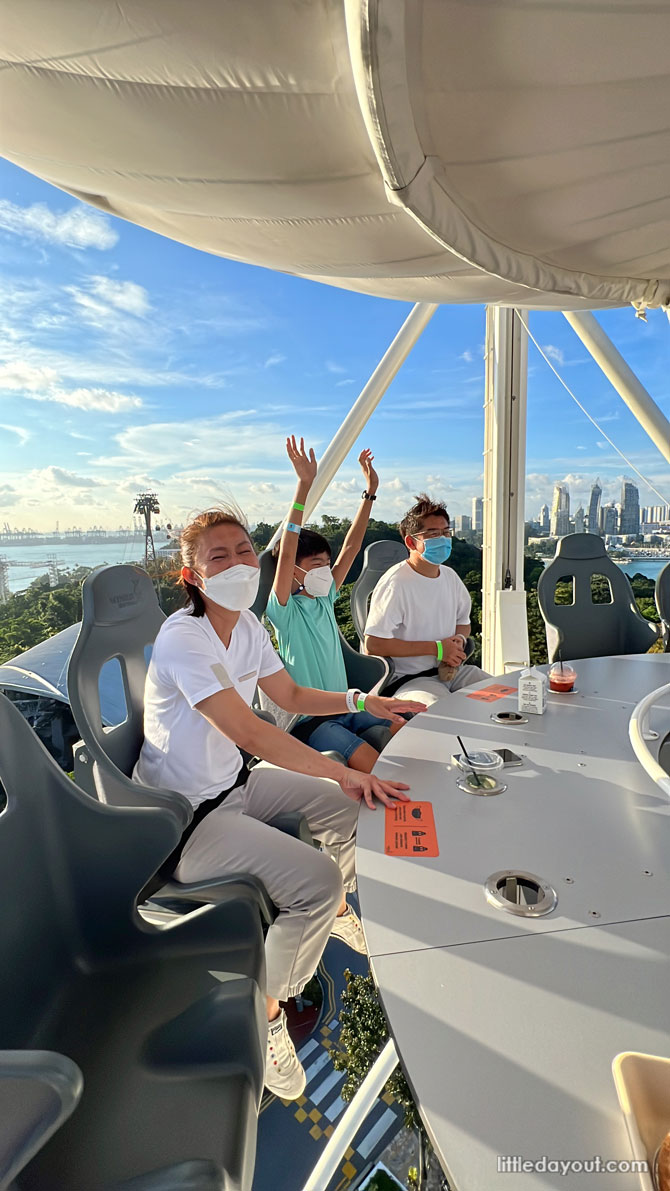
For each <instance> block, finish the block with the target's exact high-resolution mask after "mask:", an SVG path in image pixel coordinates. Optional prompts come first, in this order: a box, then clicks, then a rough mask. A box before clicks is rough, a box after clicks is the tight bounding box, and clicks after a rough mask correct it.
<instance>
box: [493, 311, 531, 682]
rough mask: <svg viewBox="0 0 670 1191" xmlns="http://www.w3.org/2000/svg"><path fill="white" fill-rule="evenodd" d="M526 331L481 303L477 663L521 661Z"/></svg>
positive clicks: (505, 666)
mask: <svg viewBox="0 0 670 1191" xmlns="http://www.w3.org/2000/svg"><path fill="white" fill-rule="evenodd" d="M527 372H528V337H527V335H526V333H525V331H524V329H523V327H522V325H521V322H520V320H519V318H518V316H517V314H516V311H514V310H508V309H502V308H500V307H487V310H486V396H485V401H484V510H483V511H484V523H483V531H484V532H483V576H482V666H483V667H484V669H485V670H487V671H488V672H489V673H490V674H504V673H505V672H506V671H507V670H514V669H516V668H517V667H519V666H527V665H528V661H529V657H530V652H529V645H528V623H527V618H526V595H525V591H524V586H523V557H524V504H525V478H526V380H527Z"/></svg>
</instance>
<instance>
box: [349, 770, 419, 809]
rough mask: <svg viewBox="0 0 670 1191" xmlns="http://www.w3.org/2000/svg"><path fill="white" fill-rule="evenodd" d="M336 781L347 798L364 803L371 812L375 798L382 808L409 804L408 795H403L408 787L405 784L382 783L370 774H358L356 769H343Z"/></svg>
mask: <svg viewBox="0 0 670 1191" xmlns="http://www.w3.org/2000/svg"><path fill="white" fill-rule="evenodd" d="M337 780H338V783H339V786H340V789H341V791H342V793H343V794H346V796H347V798H352V799H353V801H354V802H363V801H365V804H366V806H369V808H370V810H371V811H373V810H374V809H375V798H376V799H377V800H378V801H379V802H381V803H383V805H384V806H394V805H395V803H396V802H409V795H408V794H405V790H409V786H408V785H406V784H405V782H383V781H382V780H381V778H378V777H373V775H372V774H371V773H359V772H358V771H357V770H356V769H344V773H343V776H342V777H341V778H338V779H337Z"/></svg>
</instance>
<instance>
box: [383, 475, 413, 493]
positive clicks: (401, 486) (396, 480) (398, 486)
mask: <svg viewBox="0 0 670 1191" xmlns="http://www.w3.org/2000/svg"><path fill="white" fill-rule="evenodd" d="M382 488H389V489H390V490H391V492H407V491H408V490H409V484H408V483H407V480H401V478H400V476H394V477H393V479H392V480H387V481H386V483H385V484H382Z"/></svg>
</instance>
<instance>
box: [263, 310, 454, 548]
mask: <svg viewBox="0 0 670 1191" xmlns="http://www.w3.org/2000/svg"><path fill="white" fill-rule="evenodd" d="M436 310H437V306H436V305H434V304H433V303H432V302H417V303H416V305H415V306H413V307H412V309H411V310H410V312H409V314H408V316H407V318H406V319H405V321H404V323H403V325H402V327H401V328H400V330H399V331H398V334H397V335H396V337H395V339H394V340H393V342H392V344H391V345H390V347H389V348H388V349H387V351H386V352H385V353H384V355H383V356H382V358H381V360H380V361H379V363H378V365H377V367H376V368H375V370H374V372H373V373H372V376H371V377H370V379H369V381H368V383H367V384H366V385H365V388H364V389H363V390H362V392H361V393H360V396H359V397H358V398H357V400H356V401H355V402H354V404H353V405H352V407H351V409H350V410H349V413H348V414H347V416H346V418H345V419H344V421H343V423H342V425H341V426H340V428H339V430H338V431H337V433H336V434H335V436H334V438H332V439H331V441H330V443H329V444H328V446H327V447H326V449H325V451H324V453H323V455H322V456H321V459H320V460H319V470H318V472H317V476H316V480H315V481H314V483H313V484H312V487H311V490H310V493H309V496H308V497H307V500H306V501H305V512H304V516H303V523H305V524H306V523H307V520H308V519H309V517H310V516H311V514H312V513H313V512H314V510H315V508H316V506H317V505H318V503H319V501H320V500H321V497H322V496H323V494H324V492H325V491H326V489H327V487H328V485H329V484H330V482H331V480H332V479H333V477H334V476H335V474H336V472H337V470H338V468H339V466H340V464H341V463H342V461H343V460H344V459H345V458H346V457H347V455H348V454H349V451H350V450H351V448H352V447H353V445H354V443H355V442H356V439H357V438H358V436H359V434H360V433H361V430H362V429H363V427H364V426H365V425H366V423H367V422H368V421H369V420H370V418H371V417H372V414H373V413H374V411H375V409H376V408H377V406H378V405H379V402H380V401H381V399H382V397H383V396H384V393H385V392H386V390H387V389H388V387H389V385H390V383H391V381H392V380H393V378H394V376H395V375H396V373H397V372H398V371H399V370H400V368H401V366H402V364H404V362H405V360H406V359H407V357H408V355H409V353H410V352H411V350H412V348H413V347H414V344H415V343H416V341H417V339H419V337H420V336H421V334H422V333H423V331H424V330H425V328H426V326H427V325H428V323H429V322H430V320H431V318H432V317H433V315H434V314H435V311H436ZM281 531H282V526H280V527H279V529H278V530H277V532H276V533H275V535H274V537H273V538H272V540H271V542H270V543H269V545H268V549H270V548H271V547H272V546H274V544H275V542H277V541H278V540H279V538H280V537H281Z"/></svg>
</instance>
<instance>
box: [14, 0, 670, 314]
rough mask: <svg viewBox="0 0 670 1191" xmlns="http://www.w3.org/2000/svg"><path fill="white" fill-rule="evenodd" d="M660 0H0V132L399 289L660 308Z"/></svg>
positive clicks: (666, 15)
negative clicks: (0, 5)
mask: <svg viewBox="0 0 670 1191" xmlns="http://www.w3.org/2000/svg"><path fill="white" fill-rule="evenodd" d="M669 47H670V4H669V3H668V2H667V0H656V2H654V0H124V2H122V3H119V2H117V0H57V2H54V0H5V2H4V4H3V6H2V21H1V24H0V56H1V58H2V59H3V63H2V66H3V68H2V71H0V106H1V111H2V116H1V119H0V152H1V153H2V154H4V155H5V156H6V157H7V158H9V159H10V160H11V161H13V162H16V163H17V164H18V165H20V166H22V167H23V168H25V169H27V170H30V171H31V172H32V173H34V174H37V175H39V176H40V177H42V178H45V179H46V180H47V181H49V182H51V183H53V184H54V185H56V186H59V187H61V188H63V189H64V190H67V191H69V192H70V193H72V194H74V195H77V197H79V198H82V199H84V200H85V201H87V202H90V203H94V204H95V205H96V206H98V207H100V208H102V209H103V210H105V211H109V212H112V213H114V214H115V215H120V216H121V217H122V218H124V219H128V220H131V221H133V222H134V223H138V224H141V225H142V226H143V227H147V228H151V229H152V230H154V231H157V232H160V233H162V234H163V235H166V236H169V237H171V238H173V239H176V240H179V241H182V242H183V243H186V244H191V245H194V246H195V247H197V248H201V249H204V250H205V251H207V252H211V253H215V254H218V255H221V256H226V257H230V258H233V259H235V260H242V261H248V262H252V263H255V264H259V265H265V266H267V267H269V268H272V269H279V270H284V271H287V272H290V273H295V274H298V275H300V276H303V277H309V278H312V279H314V280H318V281H324V282H328V283H329V284H331V285H337V286H343V287H345V288H348V289H352V290H357V291H359V292H362V293H369V294H376V295H380V296H383V297H389V298H399V299H403V300H406V301H418V300H422V301H430V302H459V303H460V302H490V303H499V304H505V305H511V304H514V305H520V306H539V307H545V308H555V309H569V308H572V309H577V308H579V307H582V306H583V307H596V306H608V305H622V304H626V303H629V302H635V303H641V304H642V305H666V304H667V303H668V302H670V128H669V112H670V102H669V101H670V74H669V63H670V53H669Z"/></svg>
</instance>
